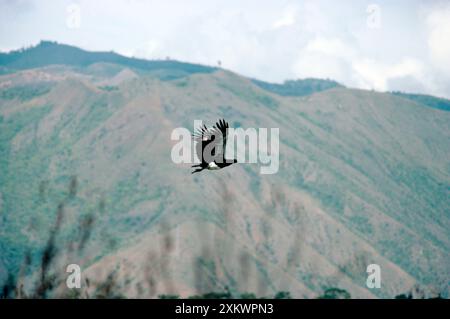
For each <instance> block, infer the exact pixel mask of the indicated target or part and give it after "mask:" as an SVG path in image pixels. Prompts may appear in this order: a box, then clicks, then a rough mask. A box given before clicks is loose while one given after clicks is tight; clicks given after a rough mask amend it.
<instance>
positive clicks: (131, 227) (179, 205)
mask: <svg viewBox="0 0 450 319" xmlns="http://www.w3.org/2000/svg"><path fill="white" fill-rule="evenodd" d="M31 50H32V49H31ZM26 53H27V52H26V51H25V52H22V53H20V54H25V56H22V57H21V58H14V59H13V58H11V57H9V58H5V56H2V57H1V59H0V61H1V66H2V67H5V68H8V69H15V71H14V72H12V73H11V72H9V73H8V72H7V73H6V74H3V75H0V131H1V135H0V176H1V179H0V181H1V182H0V225H1V227H0V282H1V280H2V279H5V278H6V277H7V274H8V273H11V272H15V273H18V272H19V270H20V269H21V267H23V260H24V256H25V254H26V252H27V251H29V253H30V261H29V263H26V264H27V265H28V264H29V268H30V270H29V271H28V273H29V275H30V276H32V275H33V273H35V272H36V271H37V270H38V269H39V265H40V264H41V261H42V253H43V252H45V247H48V246H49V243H50V244H51V245H54V246H55V248H54V249H55V250H56V251H57V252H58V254H57V257H55V258H56V259H55V260H54V261H53V264H52V269H53V271H54V272H55V273H56V274H59V275H62V276H63V275H64V274H65V268H64V267H65V265H67V264H69V263H78V264H80V265H81V266H82V268H83V276H85V277H86V278H89V279H90V281H91V285H90V287H89V288H86V287H85V288H84V289H85V290H87V291H90V290H93V289H94V288H93V287H94V286H95V285H94V284H95V283H96V282H103V281H105V280H107V279H108V276H111V274H112V275H113V276H114V287H115V289H116V290H117V293H118V294H121V295H124V296H126V297H136V296H140V297H152V298H155V297H157V296H158V295H161V294H179V295H182V296H188V295H193V294H200V293H206V292H211V291H223V290H225V289H229V290H230V291H231V292H233V293H234V294H239V293H246V292H251V293H255V294H256V295H257V296H267V295H274V293H276V292H277V291H289V292H291V294H292V295H293V296H295V297H301V298H311V297H315V296H317V295H319V294H321V293H322V292H323V291H324V290H325V289H326V288H329V287H339V288H341V289H345V290H347V291H348V292H350V294H351V296H352V297H357V298H366V297H368V298H372V297H384V298H392V297H394V296H396V295H398V294H400V293H404V292H406V291H409V290H410V289H411V288H412V287H413V286H414V285H419V286H421V287H424V289H426V290H427V291H429V292H430V291H432V292H436V291H438V292H440V293H442V294H443V295H444V296H448V294H449V291H448V285H447V284H448V278H450V268H449V266H448V265H449V258H448V256H449V247H450V236H449V233H448V229H449V228H450V216H449V211H450V202H449V201H448V195H449V194H448V192H449V185H450V161H449V156H448V155H449V154H450V142H449V141H450V128H449V125H448V123H449V122H450V113H449V112H446V111H444V110H437V109H433V108H430V107H427V106H425V105H423V104H420V103H417V102H414V101H411V100H409V99H405V98H402V97H397V96H394V95H392V94H389V93H376V92H370V91H363V90H354V89H348V88H344V87H340V86H337V87H333V88H330V89H327V90H324V91H321V92H317V93H314V94H310V95H307V96H284V95H280V94H275V93H273V92H270V91H268V90H265V89H263V88H261V87H260V86H258V85H256V84H255V83H254V81H252V80H250V79H247V78H245V77H242V76H239V75H237V74H234V73H231V72H228V71H225V70H219V69H209V68H208V69H207V70H205V69H203V68H204V67H201V66H195V65H194V66H193V67H192V69H189V70H190V71H187V70H186V69H185V64H181V63H179V62H172V61H170V63H173V64H169V66H168V65H167V64H164V67H162V66H161V64H159V66H158V67H156V66H155V67H154V68H153V69H152V67H150V64H151V63H159V62H152V61H150V62H149V61H146V62H142V63H143V64H145V63H149V64H148V65H149V67H148V69H146V70H144V69H142V68H138V67H135V65H129V64H127V63H128V62H126V63H125V62H124V63H122V62H121V61H117V60H114V59H110V58H106V59H105V60H102V59H100V60H96V59H94V60H90V59H93V58H92V57H89V58H82V59H81V60H78V58H77V59H76V60H77V61H86V59H87V60H89V63H87V62H80V63H78V62H76V63H66V61H67V60H66V58H64V61H63V62H64V63H51V64H48V65H47V63H42V64H40V62H39V61H40V60H41V58H36V61H37V62H29V63H30V64H27V63H26V62H25V61H28V60H27V59H28V58H25V57H26V56H27V55H26ZM17 54H19V53H17ZM33 56H34V53H32V52H31V53H30V58H29V61H32V60H33V59H34V58H33V59H32V58H31V57H33ZM112 56H115V55H113V54H112ZM119 60H120V59H119ZM127 61H128V60H127ZM160 62H161V63H169V62H165V61H160ZM55 64H58V65H55ZM29 66H32V69H29V68H28V67H29ZM192 70H195V71H192ZM191 71H192V72H191ZM167 72H168V73H169V74H182V76H173V77H161V74H168V73H167ZM312 93H313V92H312ZM222 117H224V118H226V119H227V120H228V121H229V122H230V125H232V126H235V127H237V126H240V127H243V128H246V127H279V128H280V170H279V172H278V173H277V174H274V175H260V174H259V164H240V165H233V166H231V167H229V168H227V169H225V170H223V171H217V172H212V173H211V172H206V173H204V174H203V173H202V174H196V175H191V174H190V172H191V170H190V167H189V165H176V164H174V163H173V162H172V161H171V159H170V153H171V148H172V145H173V144H174V143H175V142H174V141H171V140H170V135H171V132H172V130H173V129H174V128H176V127H181V126H183V127H186V128H189V129H192V126H193V121H194V120H195V119H203V120H205V121H206V122H207V123H209V124H211V123H212V122H213V121H215V120H217V119H218V118H222ZM56 230H57V231H56ZM52 234H53V235H52ZM49 236H50V237H51V236H53V237H51V238H52V240H51V241H50V240H49ZM370 263H376V264H379V265H380V266H381V269H382V288H381V289H375V290H370V289H368V288H366V286H365V282H366V277H367V274H366V266H367V265H368V264H370ZM21 265H22V266H21ZM91 293H92V292H91Z"/></svg>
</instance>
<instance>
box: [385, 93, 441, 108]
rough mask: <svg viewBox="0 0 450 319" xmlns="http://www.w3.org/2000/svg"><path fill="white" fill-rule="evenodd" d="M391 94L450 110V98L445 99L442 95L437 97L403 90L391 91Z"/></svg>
mask: <svg viewBox="0 0 450 319" xmlns="http://www.w3.org/2000/svg"><path fill="white" fill-rule="evenodd" d="M391 94H394V95H397V96H401V97H404V98H406V99H409V100H412V101H415V102H417V103H420V104H423V105H426V106H429V107H431V108H433V109H438V110H444V111H450V100H447V99H443V98H440V97H435V96H431V95H425V94H412V93H403V92H398V91H396V92H391Z"/></svg>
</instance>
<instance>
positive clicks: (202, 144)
mask: <svg viewBox="0 0 450 319" xmlns="http://www.w3.org/2000/svg"><path fill="white" fill-rule="evenodd" d="M193 138H194V141H196V142H197V144H196V146H195V151H196V153H197V156H198V159H199V160H200V161H201V162H202V165H207V164H208V163H211V162H213V161H215V160H216V161H217V160H218V158H219V156H222V154H223V151H222V147H223V136H222V133H221V131H220V130H218V129H217V128H216V127H212V128H208V127H206V125H203V126H202V127H200V128H199V129H198V130H197V131H196V132H195V133H194V134H193Z"/></svg>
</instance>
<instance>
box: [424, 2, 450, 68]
mask: <svg viewBox="0 0 450 319" xmlns="http://www.w3.org/2000/svg"><path fill="white" fill-rule="evenodd" d="M427 26H428V32H429V34H428V36H429V37H428V48H429V50H430V56H431V62H432V63H433V64H434V66H435V67H437V68H439V69H441V70H443V71H445V72H447V73H450V6H448V7H446V8H437V9H435V10H433V11H432V12H431V13H430V14H429V15H428V17H427Z"/></svg>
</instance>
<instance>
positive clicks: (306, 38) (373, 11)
mask: <svg viewBox="0 0 450 319" xmlns="http://www.w3.org/2000/svg"><path fill="white" fill-rule="evenodd" d="M41 39H45V40H55V41H58V42H61V43H67V44H72V45H76V46H79V47H82V48H84V49H88V50H108V51H109V50H114V51H116V52H119V53H121V54H124V55H127V56H136V57H143V58H149V59H153V58H165V57H166V56H169V57H171V58H173V59H178V60H182V61H189V62H195V63H202V64H208V65H217V63H218V61H221V63H222V66H223V67H224V68H227V69H230V70H232V71H235V72H238V73H240V74H243V75H246V76H250V77H255V78H259V79H262V80H266V81H272V82H282V81H283V80H285V79H293V78H305V77H319V78H331V79H334V80H337V81H339V82H341V83H343V84H344V85H347V86H349V87H358V88H364V89H375V90H380V91H384V90H401V91H408V92H420V93H427V94H433V95H438V96H444V97H447V98H450V1H448V0H447V1H439V0H437V1H424V0H405V1H400V0H398V1H392V0H391V1H376V0H372V1H364V0H359V1H356V0H355V1H335V0H329V1H300V0H292V1H279V0H277V1H276V0H274V1H269V0H255V1H244V0H224V1H214V0H201V1H183V0H174V1H172V0H165V1H161V0H160V1H153V0H151V1H144V0H115V1H106V0H105V1H101V0H100V1H89V0H71V1H54V0H34V1H33V0H28V1H25V0H23V1H22V0H15V1H14V0H0V50H1V51H9V50H12V49H17V48H20V47H23V46H28V45H32V44H36V43H38V42H39V41H40V40H41Z"/></svg>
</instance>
